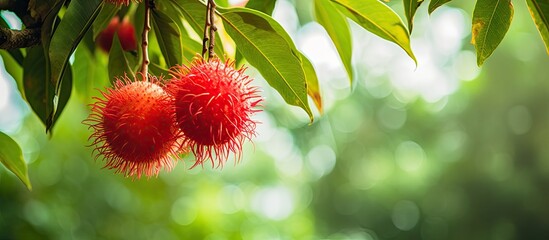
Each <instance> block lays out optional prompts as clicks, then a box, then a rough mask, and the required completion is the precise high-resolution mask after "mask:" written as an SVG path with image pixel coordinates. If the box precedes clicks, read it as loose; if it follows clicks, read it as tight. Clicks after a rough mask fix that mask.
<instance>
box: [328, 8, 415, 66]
mask: <svg viewBox="0 0 549 240" xmlns="http://www.w3.org/2000/svg"><path fill="white" fill-rule="evenodd" d="M331 1H332V2H334V3H336V6H338V9H339V10H340V11H341V12H342V13H343V14H344V15H345V16H347V17H348V18H350V19H352V20H353V21H355V22H356V23H358V24H359V25H360V26H362V27H363V28H365V29H366V30H368V31H370V32H372V33H373V34H375V35H378V36H379V37H381V38H383V39H385V40H388V41H391V42H393V43H396V44H397V45H398V46H400V47H401V48H402V49H403V50H404V51H406V53H407V54H408V55H409V56H410V57H411V58H412V59H413V60H414V62H416V63H417V60H416V57H415V56H414V53H413V52H412V48H411V47H410V35H409V33H408V30H407V29H406V26H404V23H403V22H402V20H401V19H400V17H399V16H398V15H397V14H396V13H395V12H394V11H393V10H392V9H391V8H389V7H388V6H387V5H385V4H383V3H382V2H380V1H378V0H362V1H356V0H331Z"/></svg>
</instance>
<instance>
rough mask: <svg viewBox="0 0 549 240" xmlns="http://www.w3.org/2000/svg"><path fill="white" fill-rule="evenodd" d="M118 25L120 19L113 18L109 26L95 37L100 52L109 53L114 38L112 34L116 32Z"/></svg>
mask: <svg viewBox="0 0 549 240" xmlns="http://www.w3.org/2000/svg"><path fill="white" fill-rule="evenodd" d="M119 24H120V18H119V17H118V16H114V17H113V18H112V19H111V21H110V22H109V25H107V27H106V28H105V29H103V31H101V32H100V33H99V35H97V39H96V40H95V41H96V42H97V45H99V47H100V48H101V50H103V51H105V52H107V53H108V52H109V51H110V50H111V46H112V39H113V37H114V33H116V32H117V30H118V26H119Z"/></svg>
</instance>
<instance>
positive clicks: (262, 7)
mask: <svg viewBox="0 0 549 240" xmlns="http://www.w3.org/2000/svg"><path fill="white" fill-rule="evenodd" d="M275 4H276V0H250V1H248V3H246V7H247V8H251V9H255V10H257V11H260V12H263V13H265V14H267V15H272V14H273V10H274V8H275Z"/></svg>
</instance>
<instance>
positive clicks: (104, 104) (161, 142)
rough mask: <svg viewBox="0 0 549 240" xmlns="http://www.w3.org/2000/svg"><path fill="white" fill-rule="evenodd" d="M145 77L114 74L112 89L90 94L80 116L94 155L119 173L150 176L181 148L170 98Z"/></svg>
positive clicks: (168, 163)
mask: <svg viewBox="0 0 549 240" xmlns="http://www.w3.org/2000/svg"><path fill="white" fill-rule="evenodd" d="M149 79H150V80H149V81H132V80H130V79H129V78H128V77H124V78H119V79H117V80H116V82H115V84H114V88H110V89H107V90H106V91H104V92H102V95H103V98H104V99H102V98H95V99H96V100H97V101H96V102H95V103H94V104H92V105H91V106H92V109H91V111H92V112H91V114H90V116H89V117H88V119H86V120H84V123H85V124H87V125H89V127H90V128H91V129H92V130H93V133H92V135H91V136H90V139H94V140H93V143H92V145H93V146H94V147H95V150H94V151H97V153H98V155H97V156H96V158H97V157H98V156H99V155H101V156H103V158H104V159H105V161H106V164H105V167H106V168H109V169H116V173H122V174H124V175H125V176H134V177H137V178H140V177H141V175H142V174H145V175H146V176H147V177H151V176H153V175H158V173H159V172H160V169H161V168H162V167H164V168H165V169H166V170H168V171H169V170H171V169H172V168H173V166H174V163H173V161H172V157H173V156H176V155H177V153H179V152H180V150H181V149H183V148H182V147H181V146H182V145H181V140H180V139H181V136H182V134H181V131H180V130H179V129H178V128H177V125H176V124H175V112H174V110H175V108H174V106H173V98H172V97H171V96H170V95H169V94H167V93H166V92H165V91H164V89H163V88H162V87H161V86H160V85H158V83H159V82H160V80H159V79H158V78H156V77H154V76H150V77H149Z"/></svg>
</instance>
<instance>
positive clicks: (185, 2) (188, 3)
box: [169, 0, 225, 59]
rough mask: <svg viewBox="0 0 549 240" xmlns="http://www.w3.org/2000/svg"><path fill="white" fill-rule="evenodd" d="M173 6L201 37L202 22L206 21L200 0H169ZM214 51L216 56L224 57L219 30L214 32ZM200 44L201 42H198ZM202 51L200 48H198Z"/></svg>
mask: <svg viewBox="0 0 549 240" xmlns="http://www.w3.org/2000/svg"><path fill="white" fill-rule="evenodd" d="M169 1H170V2H171V3H172V4H173V6H174V7H175V8H177V9H178V10H179V12H180V14H179V16H183V17H184V19H185V20H186V21H187V22H188V23H189V25H191V27H192V28H193V30H194V31H195V32H196V33H197V34H198V36H200V37H201V38H202V36H203V34H204V23H205V21H206V18H205V16H206V6H205V5H204V4H203V3H201V2H200V1H196V0H169ZM215 35H216V37H215V46H214V51H215V53H216V55H217V57H218V58H220V59H225V52H224V50H223V42H222V41H221V37H220V35H219V31H218V32H216V34H215ZM200 45H201V46H202V43H201V44H200ZM200 51H202V50H200ZM198 54H200V52H198Z"/></svg>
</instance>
